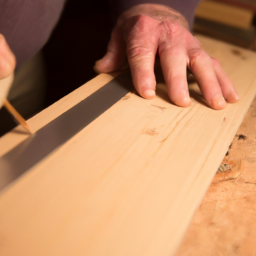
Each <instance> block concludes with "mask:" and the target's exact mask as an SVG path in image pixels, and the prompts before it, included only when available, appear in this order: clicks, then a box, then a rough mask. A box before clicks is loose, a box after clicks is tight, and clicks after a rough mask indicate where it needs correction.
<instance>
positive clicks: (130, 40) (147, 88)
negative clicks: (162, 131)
mask: <svg viewBox="0 0 256 256" xmlns="http://www.w3.org/2000/svg"><path fill="white" fill-rule="evenodd" d="M152 27H154V23H152V20H151V19H150V18H148V17H145V16H140V17H138V18H137V22H136V26H134V28H133V29H132V30H131V32H130V34H129V36H128V37H127V38H126V42H127V58H128V62H129V66H130V70H131V74H132V80H133V84H134V87H135V89H136V90H137V92H138V93H139V94H140V95H141V96H142V97H144V98H146V99H152V98H154V96H155V89H156V79H155V74H154V63H155V57H156V52H157V48H158V35H157V33H156V32H155V31H154V33H153V32H152Z"/></svg>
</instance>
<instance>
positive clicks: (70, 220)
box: [0, 37, 256, 256]
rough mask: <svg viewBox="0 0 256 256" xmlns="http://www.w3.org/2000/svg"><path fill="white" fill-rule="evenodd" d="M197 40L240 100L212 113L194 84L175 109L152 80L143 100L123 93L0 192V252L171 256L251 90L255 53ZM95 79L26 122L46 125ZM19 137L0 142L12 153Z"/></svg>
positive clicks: (255, 78) (255, 86) (255, 83)
mask: <svg viewBox="0 0 256 256" xmlns="http://www.w3.org/2000/svg"><path fill="white" fill-rule="evenodd" d="M199 39H200V40H201V42H202V43H203V45H204V47H205V48H206V49H207V50H208V52H209V53H210V54H211V55H212V56H214V57H216V58H218V59H219V60H220V61H221V62H222V65H223V67H224V69H225V70H226V72H227V73H228V75H229V76H230V77H231V79H232V80H233V82H234V83H235V85H236V87H237V90H238V92H239V95H240V101H239V102H238V103H237V104H235V105H228V106H227V107H226V108H225V109H224V110H222V111H214V110H212V109H210V108H208V107H207V106H206V105H205V104H204V103H203V100H202V96H201V95H200V94H199V93H198V88H197V86H196V85H195V84H194V85H192V86H191V95H192V97H193V98H194V99H193V101H192V105H191V106H190V107H189V108H185V109H184V108H179V107H177V106H174V105H172V104H170V103H169V100H168V98H167V93H166V90H165V85H164V84H163V83H161V82H160V81H159V83H158V88H157V97H156V98H155V99H153V100H144V99H142V98H140V97H139V96H137V95H136V94H134V93H129V94H128V95H127V96H126V97H124V98H123V99H122V100H120V101H119V102H118V103H117V104H115V105H114V106H113V107H112V108H110V109H109V110H108V111H107V112H105V113H104V115H102V116H100V117H99V118H98V119H96V120H95V121H94V122H92V123H91V124H90V125H88V126H87V127H86V128H85V129H84V130H83V131H81V132H80V133H78V134H77V135H76V136H74V137H73V138H72V139H71V140H70V141H68V142H67V143H66V144H65V145H64V146H63V147H61V148H59V149H58V150H56V151H55V152H54V153H53V154H52V155H51V156H50V157H48V158H47V159H46V160H44V161H43V162H41V163H39V164H38V165H37V166H36V167H35V168H34V169H32V170H31V171H30V172H28V173H27V174H26V175H24V176H23V177H22V178H20V179H19V180H18V181H17V182H16V183H15V184H13V185H12V186H11V187H10V188H9V189H7V190H6V191H4V193H2V195H1V197H0V227H1V229H0V241H1V244H0V254H1V255H12V256H15V255H26V256H27V255H28V256H29V255H38V256H40V255H111V256H115V255H118V256H119V255H124V256H125V255H135V256H136V255H140V256H143V255H147V256H151V255H154V256H155V255H173V254H174V252H175V251H176V249H177V248H178V245H179V244H180V241H181V239H182V237H183V235H184V232H185V230H186V228H187V226H188V224H189V222H190V219H191V218H192V216H193V213H194V211H195V209H196V207H197V206H198V205H199V203H200V201H201V199H202V197H203V195H204V193H205V191H206V189H207V187H208V185H209V183H210V182H211V179H212V177H213V175H214V173H215V172H216V170H217V168H218V166H219V164H220V163H221V160H222V158H223V156H224V155H225V153H226V151H227V149H228V147H229V144H230V142H231V141H232V138H233V137H234V135H235V133H236V131H237V129H238V127H239V124H240V123H241V122H242V119H243V116H244V114H245V113H246V111H247V109H248V107H249V105H250V103H251V101H252V99H253V97H254V95H255V91H256V75H255V74H254V67H255V64H256V54H254V53H252V52H250V51H246V50H242V49H239V48H237V47H234V46H230V45H227V44H224V43H220V42H217V41H213V40H210V39H207V38H204V37H200V38H199ZM101 78H102V76H101ZM97 79H98V80H97V81H98V83H99V82H100V78H97ZM95 81H96V80H94V81H93V83H94V85H92V84H91V83H88V84H87V86H88V87H87V86H84V87H82V88H80V93H77V92H75V93H73V94H71V95H70V96H67V97H66V98H65V100H63V101H61V104H60V103H57V104H55V105H53V106H51V107H50V108H49V109H48V110H46V111H44V112H43V113H41V114H39V115H38V116H37V117H35V118H34V119H32V120H30V122H29V125H30V126H31V127H32V129H33V130H36V129H38V127H40V126H42V125H44V123H47V122H49V121H50V120H52V119H54V118H55V117H56V116H58V115H59V114H60V113H61V112H63V111H65V109H68V108H69V107H71V106H72V105H75V104H76V103H77V102H79V101H80V100H81V99H82V98H84V97H86V96H88V95H89V94H90V93H91V92H92V91H94V90H95V86H98V87H99V85H98V84H97V83H95ZM101 85H102V84H101ZM101 85H100V86H101ZM19 135H20V136H21V137H22V139H24V136H23V134H19ZM19 135H17V134H8V135H7V136H5V137H4V138H3V139H1V140H0V143H1V144H0V145H1V146H2V145H8V148H9V149H10V148H12V147H13V146H14V145H15V144H16V143H17V141H18V140H19V141H20V140H22V139H20V137H19ZM3 142H4V144H2V143H3ZM1 146H0V149H1ZM1 150H2V149H1ZM3 152H6V150H2V153H1V154H3Z"/></svg>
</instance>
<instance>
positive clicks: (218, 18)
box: [195, 0, 253, 29]
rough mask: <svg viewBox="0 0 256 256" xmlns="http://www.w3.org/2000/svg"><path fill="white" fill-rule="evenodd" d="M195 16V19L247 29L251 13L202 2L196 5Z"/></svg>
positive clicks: (206, 0)
mask: <svg viewBox="0 0 256 256" xmlns="http://www.w3.org/2000/svg"><path fill="white" fill-rule="evenodd" d="M195 15H196V17H199V18H203V19H207V20H211V21H215V22H219V23H223V24H225V25H229V26H233V27H237V28H242V29H249V28H250V26H251V24H252V18H253V11H251V10H246V9H242V8H239V7H236V6H232V5H227V4H222V3H219V2H214V1H209V0H204V1H202V2H201V3H200V4H199V5H198V7H197V9H196V13H195Z"/></svg>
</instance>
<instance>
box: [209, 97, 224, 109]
mask: <svg viewBox="0 0 256 256" xmlns="http://www.w3.org/2000/svg"><path fill="white" fill-rule="evenodd" d="M211 106H212V107H213V108H214V109H223V108H225V106H226V101H225V99H224V98H223V96H221V95H218V96H216V97H215V98H214V99H213V100H212V102H211Z"/></svg>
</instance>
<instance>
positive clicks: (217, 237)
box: [176, 98, 256, 256]
mask: <svg viewBox="0 0 256 256" xmlns="http://www.w3.org/2000/svg"><path fill="white" fill-rule="evenodd" d="M255 134H256V98H255V99H254V101H253V103H252V105H251V107H250V109H249V111H248V112H247V114H246V116H245V118H244V121H243V123H242V125H241V126H240V128H239V130H238V132H237V134H236V136H235V138H234V139H233V142H232V144H231V146H230V149H229V150H228V154H227V155H226V156H225V158H224V159H223V161H222V166H226V167H227V168H226V171H225V168H223V171H222V172H218V173H217V174H216V175H215V176H214V178H213V181H212V183H211V185H210V187H209V188H208V190H207V193H206V195H205V196H204V199H203V201H202V203H201V205H200V207H199V209H198V210H197V212H196V214H195V216H194V217H193V220H192V222H191V224H190V226H189V228H188V231H187V233H186V236H185V238H184V241H183V242H182V244H181V246H180V249H179V251H178V253H177V254H176V256H198V255H231V256H244V255H247V256H255V255H256V246H255V245H256V136H255Z"/></svg>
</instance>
